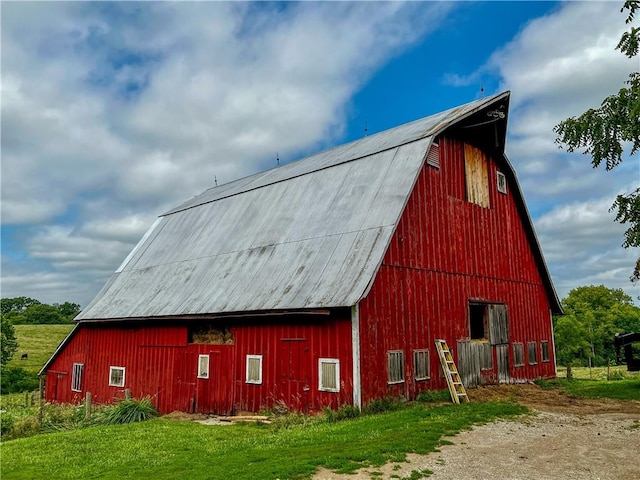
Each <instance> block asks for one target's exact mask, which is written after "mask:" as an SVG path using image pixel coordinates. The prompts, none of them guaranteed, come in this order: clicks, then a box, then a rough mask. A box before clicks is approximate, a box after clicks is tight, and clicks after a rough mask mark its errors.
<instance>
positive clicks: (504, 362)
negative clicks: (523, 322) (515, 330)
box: [489, 304, 511, 383]
mask: <svg viewBox="0 0 640 480" xmlns="http://www.w3.org/2000/svg"><path fill="white" fill-rule="evenodd" d="M489 335H490V336H489V340H490V343H491V345H493V346H494V348H495V352H496V364H497V365H496V366H497V370H498V382H499V383H509V382H510V380H511V377H510V375H509V322H508V318H507V306H506V305H501V304H494V305H489Z"/></svg>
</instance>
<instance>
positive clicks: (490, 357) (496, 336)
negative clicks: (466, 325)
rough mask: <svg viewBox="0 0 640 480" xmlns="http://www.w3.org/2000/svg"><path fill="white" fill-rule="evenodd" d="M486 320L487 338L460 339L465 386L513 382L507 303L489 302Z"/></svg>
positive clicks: (462, 374) (460, 362)
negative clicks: (510, 374)
mask: <svg viewBox="0 0 640 480" xmlns="http://www.w3.org/2000/svg"><path fill="white" fill-rule="evenodd" d="M483 308H484V307H483ZM485 319H486V323H485V328H484V332H485V333H484V338H480V339H475V340H472V341H471V340H467V339H460V340H458V341H457V345H456V347H457V350H458V371H459V373H460V378H461V379H462V383H463V384H464V385H465V387H475V386H478V385H481V384H485V383H496V382H499V383H508V382H509V381H510V376H509V324H508V319H507V307H506V305H503V304H487V305H486V310H485Z"/></svg>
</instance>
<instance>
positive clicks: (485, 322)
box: [469, 303, 489, 340]
mask: <svg viewBox="0 0 640 480" xmlns="http://www.w3.org/2000/svg"><path fill="white" fill-rule="evenodd" d="M469 335H470V337H471V340H488V339H489V311H488V308H487V304H486V303H469Z"/></svg>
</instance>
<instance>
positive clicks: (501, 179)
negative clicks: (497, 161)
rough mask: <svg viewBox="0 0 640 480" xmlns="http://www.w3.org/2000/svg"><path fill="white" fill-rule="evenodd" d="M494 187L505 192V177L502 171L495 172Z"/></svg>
mask: <svg viewBox="0 0 640 480" xmlns="http://www.w3.org/2000/svg"><path fill="white" fill-rule="evenodd" d="M496 187H497V189H498V191H499V192H500V193H504V194H506V193H507V177H506V176H505V175H504V173H502V172H496Z"/></svg>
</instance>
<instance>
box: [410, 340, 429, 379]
mask: <svg viewBox="0 0 640 480" xmlns="http://www.w3.org/2000/svg"><path fill="white" fill-rule="evenodd" d="M418 355H424V358H425V360H426V361H425V364H426V365H425V367H426V368H425V370H426V371H425V375H424V376H422V375H421V376H418ZM413 376H414V378H415V379H416V380H429V379H430V378H431V360H430V359H429V349H428V348H423V349H418V350H414V351H413Z"/></svg>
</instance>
